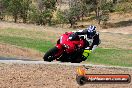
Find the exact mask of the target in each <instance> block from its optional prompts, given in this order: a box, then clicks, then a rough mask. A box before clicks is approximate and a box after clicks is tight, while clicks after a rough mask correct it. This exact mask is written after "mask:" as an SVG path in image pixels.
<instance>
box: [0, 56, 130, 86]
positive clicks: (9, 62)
mask: <svg viewBox="0 0 132 88" xmlns="http://www.w3.org/2000/svg"><path fill="white" fill-rule="evenodd" d="M0 59H1V60H0V74H1V75H0V88H132V83H129V84H86V85H84V86H79V85H78V84H77V83H76V69H77V67H78V66H81V65H85V66H88V67H89V70H88V71H87V73H88V74H130V75H131V76H132V68H130V67H129V68H127V67H113V66H103V65H92V64H80V63H79V64H78V63H60V62H44V61H29V60H27V59H26V61H25V60H22V59H15V58H3V57H1V58H0ZM4 59H6V60H4Z"/></svg>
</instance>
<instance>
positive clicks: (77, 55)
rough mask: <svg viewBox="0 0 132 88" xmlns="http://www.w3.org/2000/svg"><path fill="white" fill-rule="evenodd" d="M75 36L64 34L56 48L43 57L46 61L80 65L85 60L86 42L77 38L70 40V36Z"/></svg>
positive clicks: (68, 33)
mask: <svg viewBox="0 0 132 88" xmlns="http://www.w3.org/2000/svg"><path fill="white" fill-rule="evenodd" d="M72 34H74V33H73V32H66V33H65V34H62V35H61V37H60V39H58V41H57V44H56V46H55V47H53V48H52V49H50V50H49V51H47V52H46V53H45V55H44V57H43V59H44V61H49V62H51V61H53V60H57V61H61V62H72V63H80V62H82V61H84V60H85V59H84V58H83V56H82V53H83V49H84V46H85V40H84V39H83V38H79V36H76V37H75V38H74V40H70V39H69V36H71V35H72Z"/></svg>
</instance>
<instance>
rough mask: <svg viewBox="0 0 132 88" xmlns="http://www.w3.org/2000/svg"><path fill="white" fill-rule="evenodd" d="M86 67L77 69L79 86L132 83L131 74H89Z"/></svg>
mask: <svg viewBox="0 0 132 88" xmlns="http://www.w3.org/2000/svg"><path fill="white" fill-rule="evenodd" d="M86 70H87V69H86V67H85V66H81V67H79V68H77V76H76V81H77V83H78V84H79V85H84V84H86V83H112V84H113V83H114V84H115V83H130V82H131V76H130V75H129V74H87V73H86Z"/></svg>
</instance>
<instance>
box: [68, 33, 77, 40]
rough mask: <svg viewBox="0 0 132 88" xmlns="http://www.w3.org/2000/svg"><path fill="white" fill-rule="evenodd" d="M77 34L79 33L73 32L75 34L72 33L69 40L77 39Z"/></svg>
mask: <svg viewBox="0 0 132 88" xmlns="http://www.w3.org/2000/svg"><path fill="white" fill-rule="evenodd" d="M77 36H78V35H77V34H76V33H73V34H71V35H70V36H69V40H74V39H76V37H77Z"/></svg>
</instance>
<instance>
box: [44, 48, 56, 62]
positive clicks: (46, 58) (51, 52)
mask: <svg viewBox="0 0 132 88" xmlns="http://www.w3.org/2000/svg"><path fill="white" fill-rule="evenodd" d="M57 52H58V48H57V47H53V48H51V49H50V50H49V51H47V52H46V53H45V55H44V57H43V59H44V61H48V62H51V61H53V60H55V59H56V57H55V54H56V53H57Z"/></svg>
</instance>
